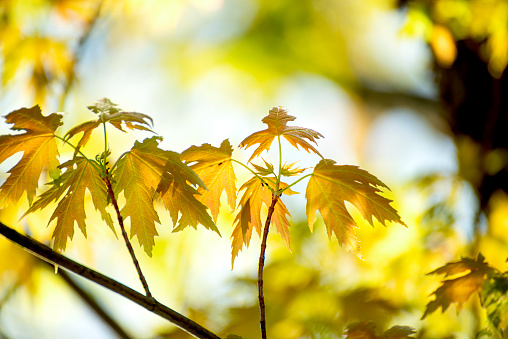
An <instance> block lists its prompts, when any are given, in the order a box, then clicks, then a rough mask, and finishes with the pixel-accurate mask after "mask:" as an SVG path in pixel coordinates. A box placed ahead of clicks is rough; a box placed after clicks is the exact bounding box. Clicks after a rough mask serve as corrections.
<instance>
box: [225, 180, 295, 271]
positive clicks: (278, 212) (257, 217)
mask: <svg viewBox="0 0 508 339" xmlns="http://www.w3.org/2000/svg"><path fill="white" fill-rule="evenodd" d="M272 179H273V180H275V179H276V178H272ZM270 185H271V187H272V188H274V185H273V184H272V183H270ZM287 186H288V185H287V184H285V183H282V182H281V183H280V184H279V188H280V189H283V188H285V187H287ZM241 190H245V192H244V193H243V196H242V198H241V200H240V202H239V203H238V206H239V207H240V211H239V212H238V214H237V215H236V218H235V224H236V225H235V228H234V230H233V233H232V234H231V239H232V242H231V255H232V257H231V266H233V265H234V262H235V258H236V257H237V256H238V253H239V252H240V251H241V250H242V248H243V245H245V246H246V247H249V243H250V238H251V235H252V229H253V228H255V229H256V231H257V232H258V234H259V235H261V228H262V226H263V223H262V221H261V207H262V205H263V204H264V205H265V206H266V207H269V206H270V205H271V204H272V192H271V190H270V189H269V188H268V187H266V185H265V184H264V183H263V182H262V181H261V180H260V179H259V178H258V177H253V178H252V179H250V180H249V181H247V182H246V183H245V184H243V185H242V187H240V191H241ZM284 194H287V195H291V194H296V192H294V191H292V190H291V189H286V190H284ZM286 215H288V216H290V214H289V211H288V210H287V208H286V206H285V205H284V203H283V202H282V201H281V200H280V199H279V201H277V204H275V210H274V213H273V215H272V223H273V224H275V227H276V228H277V232H278V233H279V234H280V236H281V238H282V240H284V243H285V244H286V246H287V248H288V249H289V250H290V245H289V221H288V219H287V217H286Z"/></svg>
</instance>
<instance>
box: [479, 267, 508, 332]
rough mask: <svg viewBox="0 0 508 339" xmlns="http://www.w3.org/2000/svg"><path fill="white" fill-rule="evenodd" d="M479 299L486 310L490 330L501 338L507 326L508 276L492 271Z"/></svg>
mask: <svg viewBox="0 0 508 339" xmlns="http://www.w3.org/2000/svg"><path fill="white" fill-rule="evenodd" d="M480 297H481V301H482V305H483V307H485V309H486V310H487V318H488V320H489V327H490V329H491V330H492V331H493V332H495V333H497V334H498V335H499V336H500V337H503V330H504V329H505V328H506V327H507V326H508V276H507V273H506V272H505V273H500V272H498V271H497V270H492V271H491V272H490V273H489V276H488V278H487V279H486V280H485V282H484V284H483V286H482V288H481V292H480Z"/></svg>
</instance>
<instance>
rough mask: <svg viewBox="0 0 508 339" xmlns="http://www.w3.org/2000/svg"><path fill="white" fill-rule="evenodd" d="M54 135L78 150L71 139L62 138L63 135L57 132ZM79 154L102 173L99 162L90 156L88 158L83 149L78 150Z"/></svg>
mask: <svg viewBox="0 0 508 339" xmlns="http://www.w3.org/2000/svg"><path fill="white" fill-rule="evenodd" d="M53 136H54V137H55V138H57V139H58V140H61V141H62V142H63V143H64V144H67V145H69V146H70V147H72V148H73V149H74V150H77V147H76V146H74V145H73V144H72V143H71V142H69V140H67V139H65V138H62V137H61V136H58V135H56V134H53ZM78 154H79V155H81V156H82V157H83V158H84V159H86V161H88V162H89V163H90V164H91V165H92V166H93V167H95V169H96V170H97V171H99V173H102V169H101V168H100V167H98V164H97V162H95V161H93V160H91V159H90V158H88V157H87V156H86V155H85V154H84V153H83V152H81V150H78Z"/></svg>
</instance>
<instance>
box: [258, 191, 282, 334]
mask: <svg viewBox="0 0 508 339" xmlns="http://www.w3.org/2000/svg"><path fill="white" fill-rule="evenodd" d="M278 200H279V196H278V195H275V194H273V195H272V204H271V205H270V208H269V209H268V215H267V216H266V222H265V227H264V229H263V240H262V242H261V253H260V254H259V265H258V299H259V311H260V313H261V317H260V321H259V323H260V325H261V337H262V339H266V319H265V297H264V295H263V267H264V266H265V252H266V240H267V239H268V231H269V229H270V222H271V220H272V215H273V212H274V211H275V204H276V203H277V201H278Z"/></svg>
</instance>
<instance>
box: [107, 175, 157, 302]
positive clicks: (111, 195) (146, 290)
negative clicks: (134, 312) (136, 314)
mask: <svg viewBox="0 0 508 339" xmlns="http://www.w3.org/2000/svg"><path fill="white" fill-rule="evenodd" d="M104 182H105V183H106V186H107V187H108V194H109V197H110V198H111V202H112V203H113V206H114V207H115V211H116V216H117V219H118V224H119V225H120V229H121V230H122V236H123V239H124V241H125V245H126V246H127V249H128V250H129V254H130V256H131V258H132V262H133V263H134V266H135V267H136V271H137V272H138V276H139V280H141V284H142V285H143V288H144V289H145V293H146V296H147V297H148V298H151V297H152V294H151V293H150V289H149V288H148V283H147V282H146V279H145V276H144V275H143V272H142V271H141V266H139V262H138V259H136V255H135V254H134V249H133V248H132V245H131V243H130V241H129V237H128V236H127V232H126V231H125V227H124V225H123V217H122V215H121V214H120V208H119V207H118V203H117V201H116V198H115V194H114V193H113V187H112V186H111V181H110V180H109V172H108V169H107V168H106V177H105V178H104Z"/></svg>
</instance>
